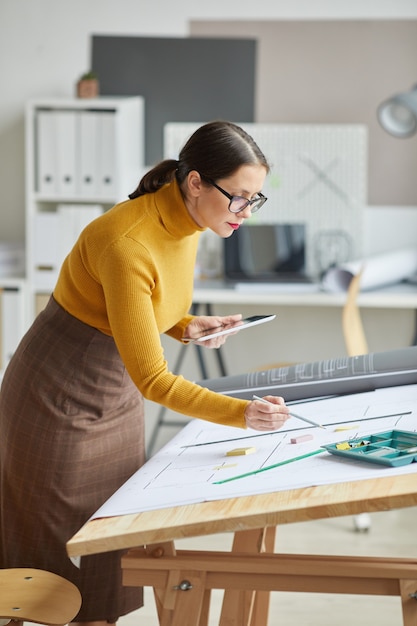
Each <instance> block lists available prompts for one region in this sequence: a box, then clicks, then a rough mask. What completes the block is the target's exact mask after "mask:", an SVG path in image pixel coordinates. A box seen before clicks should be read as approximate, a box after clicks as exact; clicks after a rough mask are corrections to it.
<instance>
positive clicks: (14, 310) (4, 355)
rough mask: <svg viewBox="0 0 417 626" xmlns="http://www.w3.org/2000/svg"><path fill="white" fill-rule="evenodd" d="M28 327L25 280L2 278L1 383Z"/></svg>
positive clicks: (0, 321) (0, 310)
mask: <svg viewBox="0 0 417 626" xmlns="http://www.w3.org/2000/svg"><path fill="white" fill-rule="evenodd" d="M28 325H29V310H28V298H27V288H26V281H25V279H23V278H0V381H1V379H2V378H3V373H4V370H5V369H6V367H7V364H8V363H9V361H10V359H11V357H12V355H13V352H14V350H15V349H16V346H17V344H18V343H19V341H20V340H21V338H22V337H23V335H24V333H25V332H26V330H27V328H28Z"/></svg>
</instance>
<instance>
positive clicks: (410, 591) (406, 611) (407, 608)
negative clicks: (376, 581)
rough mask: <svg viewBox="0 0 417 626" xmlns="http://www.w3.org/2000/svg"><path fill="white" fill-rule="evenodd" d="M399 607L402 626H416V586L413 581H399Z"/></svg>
mask: <svg viewBox="0 0 417 626" xmlns="http://www.w3.org/2000/svg"><path fill="white" fill-rule="evenodd" d="M400 592H401V606H402V610H403V624H404V626H415V625H416V624H417V599H416V597H415V595H416V594H417V585H416V581H415V580H400Z"/></svg>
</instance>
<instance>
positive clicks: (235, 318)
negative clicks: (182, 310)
mask: <svg viewBox="0 0 417 626" xmlns="http://www.w3.org/2000/svg"><path fill="white" fill-rule="evenodd" d="M241 319H242V314H241V313H236V314H235V315H223V316H221V315H199V316H198V317H196V318H194V319H193V321H192V322H190V323H189V324H188V326H187V328H186V329H185V333H184V337H183V339H184V340H187V339H188V340H189V341H193V343H195V344H197V345H199V346H204V347H206V348H220V346H222V345H223V344H224V343H225V341H226V339H227V338H228V337H230V335H234V334H235V333H229V334H227V335H221V336H220V337H213V339H207V340H206V341H198V340H196V339H195V337H198V336H199V335H200V333H202V332H203V331H207V330H209V329H210V330H213V331H216V330H221V329H222V327H224V326H227V325H228V324H232V323H234V322H240V320H241ZM236 332H238V331H236Z"/></svg>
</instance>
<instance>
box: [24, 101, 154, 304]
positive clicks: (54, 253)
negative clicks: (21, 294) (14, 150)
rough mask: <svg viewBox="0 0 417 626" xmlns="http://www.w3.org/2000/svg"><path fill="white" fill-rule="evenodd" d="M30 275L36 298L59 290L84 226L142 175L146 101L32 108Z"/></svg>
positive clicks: (33, 104) (28, 116) (28, 186)
mask: <svg viewBox="0 0 417 626" xmlns="http://www.w3.org/2000/svg"><path fill="white" fill-rule="evenodd" d="M25 134H26V274H27V280H28V288H29V293H30V295H31V296H32V298H31V300H32V302H33V301H34V297H33V296H35V295H36V294H37V293H49V292H51V291H52V290H53V288H54V286H55V282H56V279H57V277H58V273H59V269H60V266H61V263H62V261H63V260H64V258H65V256H66V255H67V254H68V252H69V250H70V248H71V247H72V245H73V243H74V242H75V240H76V238H77V237H78V234H79V233H80V232H81V230H82V228H84V226H85V225H86V224H87V223H88V222H89V221H91V220H92V219H94V218H95V217H97V215H99V214H100V213H101V212H103V211H105V210H107V209H109V208H110V207H111V206H113V205H114V204H115V203H117V202H119V201H121V200H124V199H126V198H127V196H128V194H129V193H130V192H132V191H133V190H134V189H135V188H136V186H137V184H138V182H139V180H140V178H141V176H142V175H143V172H144V145H145V142H144V100H143V98H142V97H101V98H94V99H58V98H47V99H42V100H32V101H30V102H28V104H27V107H26V133H25Z"/></svg>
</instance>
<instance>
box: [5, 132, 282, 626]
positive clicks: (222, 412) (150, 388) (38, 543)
mask: <svg viewBox="0 0 417 626" xmlns="http://www.w3.org/2000/svg"><path fill="white" fill-rule="evenodd" d="M268 170H269V167H268V164H267V162H266V159H265V157H264V155H263V154H262V152H261V151H260V149H259V148H258V146H257V145H256V144H255V142H254V141H253V139H252V138H251V137H250V136H248V135H247V134H246V133H245V132H244V131H243V130H242V129H241V128H240V127H238V126H236V125H234V124H232V123H229V122H222V121H218V122H211V123H209V124H206V125H204V126H202V127H201V128H199V129H198V130H197V131H196V132H195V133H194V134H193V135H192V136H191V138H190V139H189V140H188V142H187V143H186V145H185V146H184V148H183V149H182V151H181V153H180V155H179V160H178V161H174V160H165V161H162V162H161V163H160V164H158V165H157V166H155V167H154V168H153V169H152V170H151V171H150V172H148V173H147V174H146V175H145V176H144V177H143V178H142V180H141V181H140V183H139V186H138V188H137V189H136V191H135V192H134V193H132V194H131V195H130V197H129V200H127V201H126V202H122V203H121V204H119V205H116V206H115V207H113V209H111V210H110V211H108V212H107V213H105V214H104V215H103V216H101V217H99V218H98V219H97V220H95V221H94V222H92V223H91V224H90V225H89V226H87V228H86V229H85V230H84V231H83V233H82V234H81V236H80V238H79V239H78V241H77V243H76V244H75V246H74V248H73V250H72V251H71V252H70V254H69V255H68V257H67V258H66V260H65V262H64V264H63V267H62V269H61V273H60V276H59V279H58V283H57V285H56V288H55V290H54V293H53V296H52V297H51V299H50V301H49V304H48V305H47V307H46V309H45V310H44V311H43V312H42V313H41V314H40V315H39V316H38V317H37V319H36V320H35V322H34V324H33V325H32V327H31V329H30V330H29V331H28V333H27V334H26V336H25V337H24V338H23V340H22V342H21V344H20V346H19V347H18V349H17V351H16V353H15V355H14V357H13V359H12V361H11V362H10V364H9V367H8V369H7V372H6V374H5V376H4V380H3V386H2V389H1V393H0V464H1V465H0V466H1V482H0V490H1V491H0V493H1V516H2V519H1V542H0V567H2V568H5V567H37V568H41V569H46V570H50V571H53V572H55V573H57V574H60V575H61V576H64V577H66V578H68V579H69V580H72V581H73V582H74V583H75V584H76V585H77V586H78V587H79V589H80V591H81V594H82V597H83V604H82V607H81V610H80V613H79V614H78V616H77V617H76V620H77V622H83V623H91V622H94V623H95V624H96V626H97V624H98V623H103V624H104V623H106V622H107V623H114V622H115V621H116V620H117V618H118V617H119V616H121V615H124V614H126V613H128V612H130V611H132V610H134V609H136V608H138V607H140V606H141V605H142V595H141V590H138V589H135V588H127V587H125V588H124V587H123V586H122V585H121V569H120V556H121V555H120V553H119V552H117V553H108V554H103V555H98V556H95V555H94V556H89V557H85V558H83V559H82V560H81V566H80V568H77V567H76V566H75V565H74V564H73V563H72V562H71V560H70V559H69V558H68V557H67V555H66V549H65V544H66V542H67V541H68V539H69V538H70V537H71V536H72V535H73V534H74V533H75V532H76V531H77V530H78V529H79V528H80V527H81V526H82V525H83V524H84V523H85V522H86V521H87V519H88V518H89V516H90V515H91V514H92V513H94V511H96V510H97V508H98V507H99V506H100V505H101V504H102V502H104V501H105V500H106V499H107V498H108V497H109V496H110V495H111V494H112V493H113V492H114V491H116V489H118V488H119V487H120V486H121V485H122V484H123V483H124V482H125V481H126V480H127V478H128V477H129V476H131V475H132V474H133V473H134V472H135V471H136V470H137V469H138V468H139V467H140V466H141V465H142V464H143V462H144V433H143V424H144V418H143V397H146V398H149V399H150V400H153V401H155V402H158V403H160V404H162V405H164V406H166V407H168V408H169V409H172V410H174V411H177V412H179V413H183V414H185V415H189V416H193V417H198V418H201V419H205V420H210V421H213V422H219V423H222V424H226V425H230V426H238V427H242V428H245V427H246V426H250V427H251V428H255V429H258V430H266V431H267V430H274V429H277V428H280V427H281V426H282V425H283V424H284V422H285V421H286V419H287V418H288V408H287V407H286V406H285V404H284V401H283V399H282V398H278V397H273V396H268V399H269V400H270V401H271V403H269V404H267V403H264V402H261V401H254V402H249V401H247V400H241V399H236V398H230V397H226V396H223V395H221V394H217V393H215V392H213V391H209V390H207V389H204V388H202V387H200V386H199V385H197V384H194V383H191V382H189V381H187V380H184V378H183V377H182V376H178V375H174V374H172V373H171V372H170V371H169V370H168V369H167V364H166V361H165V360H164V354H163V349H162V347H161V342H160V335H161V333H166V334H167V335H170V336H171V337H173V338H175V339H177V340H179V341H186V340H187V338H192V337H193V336H195V334H196V333H198V332H199V331H200V330H204V329H206V328H210V327H213V326H218V325H221V324H226V323H229V322H231V321H234V320H239V319H240V318H241V316H240V315H230V316H224V317H220V316H201V317H194V316H192V315H189V314H188V313H187V312H188V310H189V308H190V305H191V301H192V292H193V273H194V262H195V257H196V250H197V243H198V239H199V235H200V233H201V232H202V231H204V230H205V229H207V228H210V229H211V230H212V231H214V232H215V233H217V234H218V235H219V236H220V237H229V236H230V235H232V233H233V231H234V230H236V229H237V228H239V226H240V225H241V224H242V223H243V222H244V220H245V219H247V218H248V217H250V215H251V213H253V212H254V211H256V210H258V209H259V208H260V207H261V206H262V204H263V203H264V202H265V201H266V198H265V197H264V196H263V195H262V193H261V189H262V185H263V183H264V180H265V177H266V174H267V173H268ZM224 341H225V337H219V338H216V339H212V340H209V341H206V342H204V344H203V345H205V346H206V347H219V346H220V345H221V344H222V343H224Z"/></svg>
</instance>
